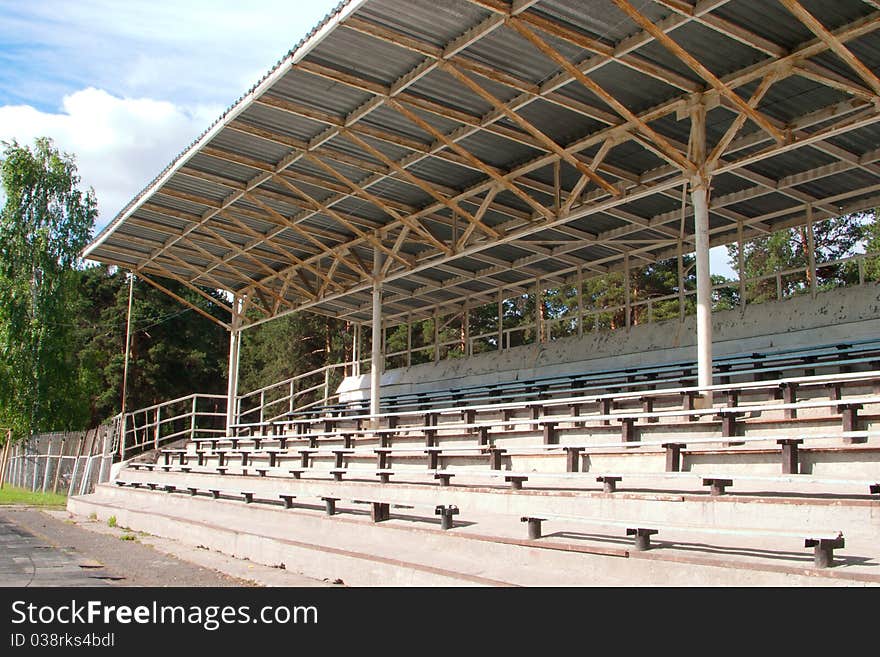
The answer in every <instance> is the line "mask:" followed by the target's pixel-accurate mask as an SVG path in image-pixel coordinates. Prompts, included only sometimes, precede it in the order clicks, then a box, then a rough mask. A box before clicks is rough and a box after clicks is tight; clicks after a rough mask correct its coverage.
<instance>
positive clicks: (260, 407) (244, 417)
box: [235, 362, 352, 424]
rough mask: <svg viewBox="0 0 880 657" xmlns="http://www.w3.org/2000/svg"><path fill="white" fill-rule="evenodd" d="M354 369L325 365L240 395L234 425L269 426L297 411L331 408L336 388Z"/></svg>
mask: <svg viewBox="0 0 880 657" xmlns="http://www.w3.org/2000/svg"><path fill="white" fill-rule="evenodd" d="M351 366H352V364H351V363H348V362H346V363H335V364H333V365H325V366H324V367H319V368H318V369H316V370H312V371H310V372H305V373H303V374H297V375H296V376H292V377H290V378H289V379H285V380H284V381H279V382H278V383H272V384H270V385H268V386H264V387H262V388H258V389H257V390H252V391H251V392H248V393H245V394H243V395H239V396H238V398H237V399H236V408H235V422H236V423H237V424H238V423H242V422H270V421H272V420H277V419H279V418H281V417H284V416H286V415H287V413H290V412H292V411H295V410H300V409H305V408H309V407H312V406H318V405H325V404H328V403H330V401H332V400H333V399H335V398H336V392H335V390H336V387H338V383H339V382H341V380H342V378H343V377H344V376H345V372H346V369H347V368H350V367H351ZM339 370H341V375H340V374H339V373H338V371H339ZM334 375H335V376H334ZM337 378H338V379H339V381H336V379H337ZM334 384H335V385H334Z"/></svg>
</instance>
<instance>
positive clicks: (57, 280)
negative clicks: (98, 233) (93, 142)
mask: <svg viewBox="0 0 880 657" xmlns="http://www.w3.org/2000/svg"><path fill="white" fill-rule="evenodd" d="M3 146H4V151H3V156H2V163H0V183H2V190H3V195H4V196H5V203H4V205H3V208H2V211H0V420H2V421H3V422H4V423H9V424H11V425H12V426H13V427H14V428H15V429H16V430H17V431H18V432H19V433H20V434H27V433H30V432H32V431H36V430H47V429H65V428H68V427H72V426H76V425H77V424H80V423H81V421H82V415H81V411H80V409H77V408H76V407H75V405H73V404H70V403H69V402H68V400H69V399H70V397H71V394H72V393H73V392H74V391H75V390H76V389H77V380H76V368H75V367H72V366H71V364H72V359H73V354H72V353H71V350H70V349H69V347H70V339H69V338H70V331H71V328H72V326H73V322H72V321H71V317H70V313H69V310H70V306H71V298H72V295H73V286H74V284H75V280H76V278H75V272H76V269H77V266H78V264H79V254H80V252H81V251H82V249H83V247H84V246H85V245H86V244H87V242H88V240H89V237H90V235H91V230H92V226H93V225H94V221H95V217H96V216H97V201H96V200H95V193H94V191H93V190H91V189H89V190H88V191H86V192H83V191H81V190H80V189H79V188H78V186H79V183H80V177H79V175H78V173H77V168H76V163H75V160H74V158H73V156H72V155H69V154H66V153H61V152H59V151H58V150H57V149H56V148H55V146H54V144H53V142H52V141H51V140H50V139H46V138H40V139H37V140H36V142H35V144H34V147H33V149H31V148H29V147H27V146H20V145H19V144H18V143H17V142H14V141H13V142H12V143H7V142H3Z"/></svg>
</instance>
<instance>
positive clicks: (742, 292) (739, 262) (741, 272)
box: [736, 220, 746, 312]
mask: <svg viewBox="0 0 880 657" xmlns="http://www.w3.org/2000/svg"><path fill="white" fill-rule="evenodd" d="M736 244H737V250H736V275H737V277H738V278H739V308H740V312H745V309H746V254H745V253H744V252H743V249H744V248H745V243H744V242H743V222H742V220H740V221H738V222H736Z"/></svg>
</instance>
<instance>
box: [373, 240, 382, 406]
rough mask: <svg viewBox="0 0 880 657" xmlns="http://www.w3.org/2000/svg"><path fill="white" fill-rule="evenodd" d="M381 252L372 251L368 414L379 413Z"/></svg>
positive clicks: (380, 376) (380, 378) (380, 377)
mask: <svg viewBox="0 0 880 657" xmlns="http://www.w3.org/2000/svg"><path fill="white" fill-rule="evenodd" d="M381 273H382V254H381V252H380V251H379V249H374V251H373V349H372V353H371V355H370V415H373V416H375V415H378V414H379V405H380V391H379V389H380V386H381V383H382V370H383V369H385V363H384V362H383V359H382V351H383V350H382V346H383V345H382V282H381V281H380V280H379V278H380V276H381Z"/></svg>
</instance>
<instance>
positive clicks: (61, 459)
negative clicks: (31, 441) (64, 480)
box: [52, 433, 67, 493]
mask: <svg viewBox="0 0 880 657" xmlns="http://www.w3.org/2000/svg"><path fill="white" fill-rule="evenodd" d="M66 444H67V434H66V433H65V434H64V438H62V439H61V449H60V450H59V451H58V463H57V464H56V465H55V478H54V479H53V481H52V492H53V493H57V492H58V477H59V476H60V475H61V464H62V463H64V446H65V445H66Z"/></svg>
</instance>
